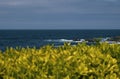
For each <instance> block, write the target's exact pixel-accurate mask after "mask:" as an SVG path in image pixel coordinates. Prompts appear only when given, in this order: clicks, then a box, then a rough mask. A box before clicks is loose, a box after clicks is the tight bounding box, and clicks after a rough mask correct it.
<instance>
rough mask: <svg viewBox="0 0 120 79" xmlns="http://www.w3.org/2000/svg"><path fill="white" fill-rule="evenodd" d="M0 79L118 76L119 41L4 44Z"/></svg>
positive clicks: (107, 78) (103, 78) (108, 78)
mask: <svg viewBox="0 0 120 79" xmlns="http://www.w3.org/2000/svg"><path fill="white" fill-rule="evenodd" d="M0 79H120V44H108V43H99V44H96V45H87V44H85V43H78V44H77V45H71V44H70V43H64V45H63V46H59V47H54V45H46V46H43V47H40V48H39V49H37V48H35V47H33V48H30V47H26V48H22V47H16V48H12V47H11V48H6V50H5V51H0Z"/></svg>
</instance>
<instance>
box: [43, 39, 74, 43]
mask: <svg viewBox="0 0 120 79" xmlns="http://www.w3.org/2000/svg"><path fill="white" fill-rule="evenodd" d="M45 41H48V42H73V40H68V39H48V40H45Z"/></svg>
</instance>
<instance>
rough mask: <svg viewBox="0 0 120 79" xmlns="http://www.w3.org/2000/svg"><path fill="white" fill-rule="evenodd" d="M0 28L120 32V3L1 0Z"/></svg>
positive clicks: (111, 0)
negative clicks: (110, 30)
mask: <svg viewBox="0 0 120 79" xmlns="http://www.w3.org/2000/svg"><path fill="white" fill-rule="evenodd" d="M0 29H120V0H0Z"/></svg>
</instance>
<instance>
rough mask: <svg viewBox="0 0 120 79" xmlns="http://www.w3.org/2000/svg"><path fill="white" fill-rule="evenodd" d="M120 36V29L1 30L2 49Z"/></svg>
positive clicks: (0, 43) (0, 47) (0, 46)
mask: <svg viewBox="0 0 120 79" xmlns="http://www.w3.org/2000/svg"><path fill="white" fill-rule="evenodd" d="M114 36H120V30H0V50H4V49H5V48H6V47H16V46H21V47H26V46H29V47H34V46H35V47H37V48H39V47H41V46H44V45H47V44H54V45H55V46H57V45H62V44H63V43H64V42H65V41H67V40H68V41H71V40H74V39H76V38H77V39H88V38H95V37H96V38H97V37H103V38H104V37H114Z"/></svg>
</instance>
